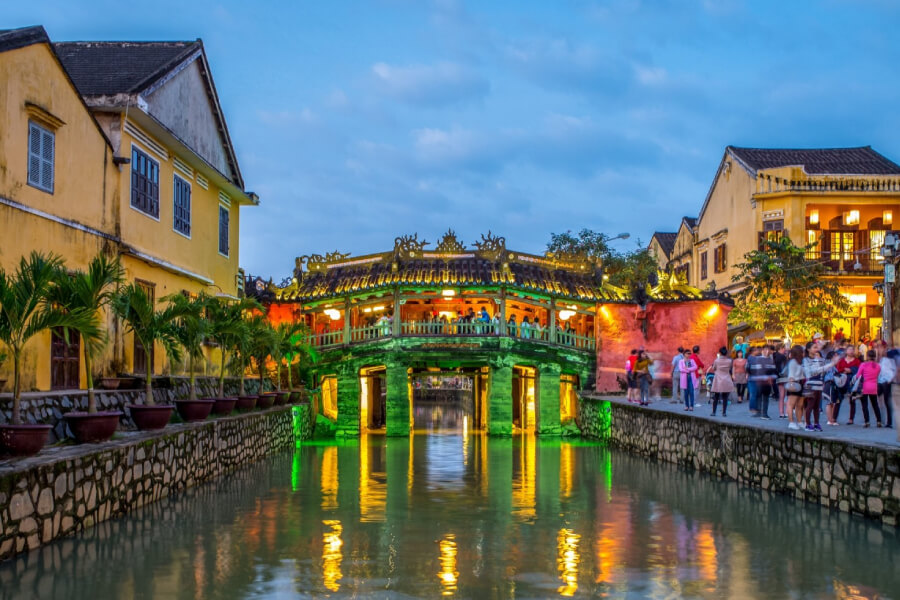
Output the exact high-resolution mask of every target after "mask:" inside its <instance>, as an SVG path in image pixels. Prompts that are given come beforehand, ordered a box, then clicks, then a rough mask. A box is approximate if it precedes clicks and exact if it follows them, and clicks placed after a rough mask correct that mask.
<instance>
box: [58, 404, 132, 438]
mask: <svg viewBox="0 0 900 600" xmlns="http://www.w3.org/2000/svg"><path fill="white" fill-rule="evenodd" d="M121 416H122V413H121V412H119V411H117V410H116V411H105V412H96V413H86V412H70V413H67V414H65V415H63V418H64V419H65V420H66V423H68V425H69V429H71V430H72V435H73V436H75V441H76V442H78V443H79V444H93V443H96V442H105V441H106V440H108V439H109V438H111V437H112V436H113V434H114V433H115V432H116V428H117V427H118V426H119V418H120V417H121Z"/></svg>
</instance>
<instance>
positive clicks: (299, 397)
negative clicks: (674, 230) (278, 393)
mask: <svg viewBox="0 0 900 600" xmlns="http://www.w3.org/2000/svg"><path fill="white" fill-rule="evenodd" d="M302 401H303V392H300V391H297V390H294V391H293V392H291V395H290V397H288V403H289V404H300V403H301V402H302Z"/></svg>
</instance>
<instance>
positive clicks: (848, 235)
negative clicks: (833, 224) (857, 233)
mask: <svg viewBox="0 0 900 600" xmlns="http://www.w3.org/2000/svg"><path fill="white" fill-rule="evenodd" d="M852 258H853V232H852V231H832V232H831V259H832V260H851V259H852Z"/></svg>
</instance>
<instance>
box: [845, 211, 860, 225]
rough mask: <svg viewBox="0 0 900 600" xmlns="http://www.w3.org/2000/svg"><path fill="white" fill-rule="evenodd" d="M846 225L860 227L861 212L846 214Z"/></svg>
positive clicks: (848, 212)
mask: <svg viewBox="0 0 900 600" xmlns="http://www.w3.org/2000/svg"><path fill="white" fill-rule="evenodd" d="M844 224H845V225H859V211H858V210H848V211H847V212H845V213H844Z"/></svg>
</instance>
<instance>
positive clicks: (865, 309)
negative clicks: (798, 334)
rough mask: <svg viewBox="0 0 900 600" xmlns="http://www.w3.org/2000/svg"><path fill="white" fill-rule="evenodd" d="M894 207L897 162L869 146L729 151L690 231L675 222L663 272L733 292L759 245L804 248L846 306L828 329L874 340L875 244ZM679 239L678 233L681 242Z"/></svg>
mask: <svg viewBox="0 0 900 600" xmlns="http://www.w3.org/2000/svg"><path fill="white" fill-rule="evenodd" d="M898 210H900V165H897V164H896V163H894V162H893V161H891V160H889V159H887V158H885V157H884V156H882V155H881V154H879V153H878V152H876V151H875V150H873V149H872V148H871V147H869V146H865V147H859V148H823V149H806V150H791V149H761V148H740V147H735V146H728V147H727V148H726V149H725V153H724V155H723V157H722V160H721V162H720V163H719V167H718V169H717V171H716V176H715V178H714V179H713V182H712V184H711V185H710V189H709V193H708V194H707V196H706V198H705V200H704V202H703V205H702V207H701V209H700V213H699V216H698V218H697V220H696V223H695V224H694V225H693V227H692V231H691V232H690V233H689V232H688V229H687V228H686V227H685V223H684V222H682V228H681V230H679V236H678V239H679V240H683V241H687V240H688V239H690V248H689V250H688V248H678V247H677V246H678V242H676V249H675V250H674V251H673V257H672V258H671V259H670V260H669V263H668V264H667V268H668V269H669V270H685V271H686V273H687V275H688V281H689V282H690V283H691V284H692V285H695V286H697V287H699V288H701V289H704V288H708V287H712V288H714V289H716V290H718V291H728V292H732V293H734V292H737V291H739V290H740V286H741V284H740V283H735V282H734V281H733V280H732V278H733V276H734V274H735V273H736V272H737V270H736V268H735V265H737V264H739V263H740V262H741V261H742V258H743V256H744V255H745V254H746V253H747V252H750V251H751V250H755V249H757V248H760V247H762V244H763V242H764V241H765V240H766V239H778V238H780V237H781V236H789V237H790V238H791V240H792V241H793V242H794V243H795V244H797V245H802V246H806V245H810V246H811V248H810V251H809V258H810V259H812V260H817V261H821V262H822V263H823V264H824V265H826V266H827V267H828V270H829V277H833V278H835V279H836V280H837V281H839V282H840V284H841V286H842V288H843V290H844V293H845V294H846V295H847V297H848V298H849V299H850V301H851V304H852V305H853V309H852V311H851V313H850V314H848V315H847V316H846V317H845V318H842V319H837V320H835V322H834V323H833V327H832V329H833V331H831V332H825V333H826V334H831V333H833V332H834V331H837V329H838V328H841V329H843V331H844V333H845V334H846V335H847V337H851V338H852V339H854V340H856V339H859V338H861V337H862V336H864V335H867V336H869V337H872V338H874V337H877V336H878V335H879V330H880V327H881V314H882V308H881V298H880V297H879V294H878V293H877V292H876V291H875V289H873V285H874V284H875V283H878V282H880V281H881V280H882V279H883V266H882V261H881V254H880V252H881V245H882V244H883V242H884V236H885V233H886V232H888V231H891V230H893V225H894V223H893V218H894V215H895V214H897V211H898ZM682 232H683V234H684V235H682Z"/></svg>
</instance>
